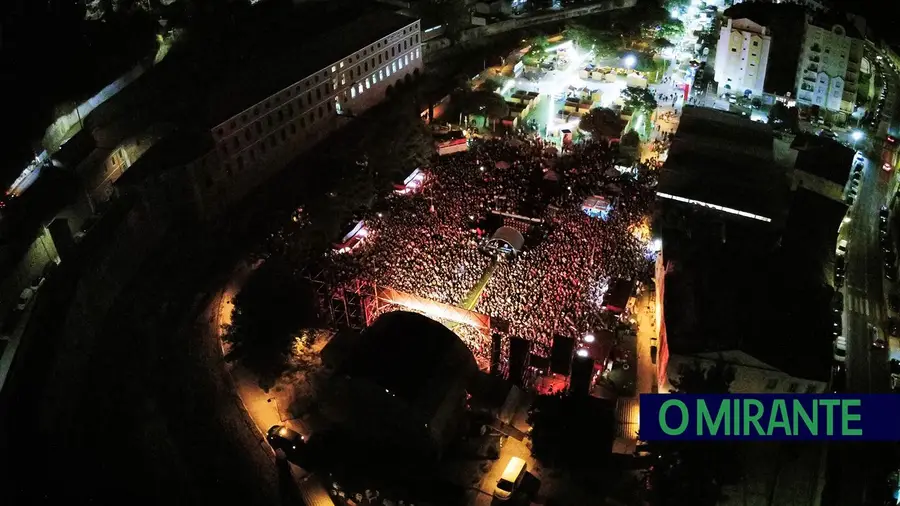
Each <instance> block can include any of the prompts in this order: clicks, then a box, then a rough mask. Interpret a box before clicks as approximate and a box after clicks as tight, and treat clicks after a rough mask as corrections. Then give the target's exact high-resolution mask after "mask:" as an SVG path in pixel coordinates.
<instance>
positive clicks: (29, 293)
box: [16, 287, 34, 311]
mask: <svg viewBox="0 0 900 506" xmlns="http://www.w3.org/2000/svg"><path fill="white" fill-rule="evenodd" d="M33 297H34V289H33V288H31V287H28V288H26V289H24V290H22V293H20V294H19V301H18V302H17V303H16V309H17V310H18V311H22V310H23V309H25V306H27V305H28V303H29V302H31V299H32V298H33Z"/></svg>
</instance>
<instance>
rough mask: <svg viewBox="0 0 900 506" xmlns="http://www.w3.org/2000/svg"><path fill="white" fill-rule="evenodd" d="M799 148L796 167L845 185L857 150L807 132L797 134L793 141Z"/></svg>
mask: <svg viewBox="0 0 900 506" xmlns="http://www.w3.org/2000/svg"><path fill="white" fill-rule="evenodd" d="M791 149H795V150H797V152H798V153H797V161H796V163H795V164H794V168H795V169H797V170H802V171H804V172H807V173H809V174H813V175H815V176H819V177H822V178H825V179H827V180H829V181H832V182H834V183H836V184H839V185H841V186H844V185H845V184H847V178H848V177H850V166H851V165H852V164H853V157H854V156H855V151H853V150H852V149H850V148H848V147H847V146H844V145H843V144H841V143H839V142H837V141H835V140H834V139H828V138H825V137H820V136H818V135H812V134H809V133H806V132H802V133H800V134H797V136H796V137H795V138H794V141H793V142H792V143H791Z"/></svg>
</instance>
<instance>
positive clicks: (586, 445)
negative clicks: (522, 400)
mask: <svg viewBox="0 0 900 506" xmlns="http://www.w3.org/2000/svg"><path fill="white" fill-rule="evenodd" d="M533 406H534V408H535V409H534V411H533V413H532V414H531V416H530V417H529V418H530V422H531V425H532V431H531V439H532V444H533V446H532V453H533V454H534V456H535V457H536V458H537V459H539V460H541V461H542V462H543V463H544V464H545V465H552V466H559V467H561V468H565V469H567V470H570V471H571V472H581V473H584V472H587V473H590V472H591V471H597V470H598V469H602V468H603V466H604V464H605V460H604V459H605V457H606V456H608V455H609V453H610V451H611V449H612V440H613V436H614V425H615V422H614V420H613V410H612V407H611V406H609V405H607V404H606V402H605V401H603V400H601V399H597V398H594V397H589V396H566V397H560V396H540V397H538V398H537V399H536V400H535V402H534V404H533ZM585 456H589V457H590V458H587V459H586V457H585Z"/></svg>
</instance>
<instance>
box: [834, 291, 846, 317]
mask: <svg viewBox="0 0 900 506" xmlns="http://www.w3.org/2000/svg"><path fill="white" fill-rule="evenodd" d="M831 309H833V310H834V312H835V313H840V312H842V311H843V310H844V294H842V293H841V292H834V297H833V298H832V299H831Z"/></svg>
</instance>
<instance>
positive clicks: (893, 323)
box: [885, 316, 900, 337]
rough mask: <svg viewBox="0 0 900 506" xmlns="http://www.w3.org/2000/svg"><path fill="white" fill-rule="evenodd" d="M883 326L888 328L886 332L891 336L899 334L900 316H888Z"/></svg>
mask: <svg viewBox="0 0 900 506" xmlns="http://www.w3.org/2000/svg"><path fill="white" fill-rule="evenodd" d="M885 327H886V328H887V330H888V334H890V335H891V336H893V337H898V336H900V318H897V317H896V316H892V317H890V318H888V320H887V323H885Z"/></svg>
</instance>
